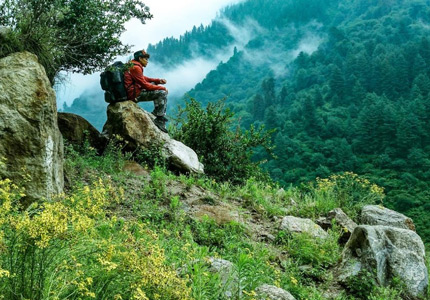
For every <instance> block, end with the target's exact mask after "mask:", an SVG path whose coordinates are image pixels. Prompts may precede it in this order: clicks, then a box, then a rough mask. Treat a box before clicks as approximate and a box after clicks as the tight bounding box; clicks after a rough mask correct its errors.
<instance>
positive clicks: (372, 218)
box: [361, 205, 415, 231]
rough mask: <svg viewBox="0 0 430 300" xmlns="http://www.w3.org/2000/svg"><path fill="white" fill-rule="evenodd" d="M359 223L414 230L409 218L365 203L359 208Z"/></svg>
mask: <svg viewBox="0 0 430 300" xmlns="http://www.w3.org/2000/svg"><path fill="white" fill-rule="evenodd" d="M361 224H364V225H384V226H393V227H397V228H403V229H410V230H413V231H415V225H414V222H413V221H412V219H411V218H408V217H406V216H405V215H402V214H401V213H398V212H396V211H394V210H391V209H388V208H385V207H383V206H380V205H366V206H365V207H363V209H362V210H361Z"/></svg>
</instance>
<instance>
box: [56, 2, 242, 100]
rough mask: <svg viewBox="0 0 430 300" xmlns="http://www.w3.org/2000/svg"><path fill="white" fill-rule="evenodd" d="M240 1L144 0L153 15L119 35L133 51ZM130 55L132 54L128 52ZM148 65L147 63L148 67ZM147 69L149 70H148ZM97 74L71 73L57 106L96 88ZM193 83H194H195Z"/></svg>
mask: <svg viewBox="0 0 430 300" xmlns="http://www.w3.org/2000/svg"><path fill="white" fill-rule="evenodd" d="M242 1H243V0H180V1H178V0H144V1H143V2H144V3H145V4H146V5H147V6H149V8H150V11H151V13H152V14H153V16H154V17H153V18H152V19H151V20H147V21H146V24H145V25H142V24H141V23H140V22H139V21H136V20H132V21H130V22H128V23H127V24H126V29H127V31H126V32H125V33H124V34H123V36H122V41H123V42H124V43H126V44H130V45H134V46H133V47H132V52H133V51H136V50H139V49H142V48H146V47H147V45H148V44H149V43H151V44H155V43H157V42H159V41H161V40H163V39H164V38H166V37H171V36H173V37H179V36H180V35H181V34H183V33H185V32H186V31H189V30H191V29H192V28H193V26H194V25H195V26H200V24H203V25H209V24H210V22H211V20H213V19H214V18H215V17H216V15H217V13H218V12H219V10H220V9H221V8H223V7H225V6H227V5H230V4H235V3H239V2H242ZM130 54H131V53H130ZM148 68H150V66H148ZM148 71H150V70H148ZM99 78H100V73H96V74H92V75H86V76H84V75H82V74H71V75H69V78H68V79H69V80H68V83H67V84H66V85H65V86H62V87H60V88H58V89H57V105H58V107H59V108H61V107H62V103H63V102H64V101H66V102H67V103H68V104H69V105H70V104H71V103H72V101H73V99H75V98H77V97H79V95H80V94H81V93H82V92H83V91H84V90H86V89H90V88H93V87H97V85H98V84H99ZM197 83H198V81H197V82H195V83H194V84H197Z"/></svg>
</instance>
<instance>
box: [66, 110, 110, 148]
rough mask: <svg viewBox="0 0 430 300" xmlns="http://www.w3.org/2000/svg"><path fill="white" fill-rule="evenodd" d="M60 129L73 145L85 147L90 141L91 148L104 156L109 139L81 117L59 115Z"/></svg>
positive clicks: (69, 114) (67, 114)
mask: <svg viewBox="0 0 430 300" xmlns="http://www.w3.org/2000/svg"><path fill="white" fill-rule="evenodd" d="M58 127H59V128H60V131H61V134H62V135H63V137H64V138H65V139H66V140H67V141H69V142H70V143H71V144H73V145H78V146H83V145H84V143H85V141H88V143H89V146H91V147H93V148H94V149H96V150H97V152H98V153H99V154H102V153H103V151H104V149H105V148H106V145H107V143H108V139H107V138H106V137H105V136H103V135H101V134H100V132H99V131H98V130H97V129H96V128H95V127H94V126H93V125H91V124H90V122H88V121H87V120H85V119H84V118H82V117H81V116H78V115H75V114H72V113H64V112H59V113H58Z"/></svg>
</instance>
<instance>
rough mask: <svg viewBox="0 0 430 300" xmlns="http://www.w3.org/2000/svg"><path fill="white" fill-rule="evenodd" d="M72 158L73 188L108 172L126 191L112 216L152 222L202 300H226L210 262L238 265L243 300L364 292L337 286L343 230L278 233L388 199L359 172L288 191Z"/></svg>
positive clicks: (391, 293)
mask: <svg viewBox="0 0 430 300" xmlns="http://www.w3.org/2000/svg"><path fill="white" fill-rule="evenodd" d="M115 156H116V157H115ZM68 160H69V162H70V163H72V162H73V164H75V166H74V168H73V169H74V171H73V173H74V174H73V176H72V177H73V180H72V182H74V183H73V185H77V184H79V183H80V182H82V180H83V178H82V177H80V176H78V174H79V173H80V174H87V175H86V177H88V178H87V179H85V180H84V181H92V180H94V179H95V178H92V177H93V175H90V174H94V176H95V174H97V176H100V174H102V176H111V178H112V179H113V181H114V182H115V184H116V185H118V187H123V188H124V190H125V197H124V200H123V201H122V202H121V203H120V204H119V205H116V206H115V207H111V210H112V214H113V215H115V216H117V217H118V218H119V219H123V220H125V222H127V221H128V220H136V221H138V222H143V223H146V224H148V226H149V227H150V228H151V230H153V232H156V233H157V235H158V243H159V244H160V245H161V247H162V248H163V249H164V250H165V255H166V262H167V264H168V265H171V266H173V267H174V268H175V269H179V270H181V272H180V274H181V276H185V278H187V279H188V280H189V285H190V286H191V295H192V297H193V298H195V299H222V298H223V295H224V289H223V284H222V282H221V280H220V278H219V277H218V276H217V275H215V274H213V273H211V272H209V265H208V263H207V259H208V258H209V257H221V258H223V259H226V260H229V261H231V262H233V263H234V264H235V266H236V268H237V271H238V274H239V277H240V278H239V281H238V284H239V285H240V290H242V291H243V293H242V294H241V296H240V299H253V296H252V295H253V290H254V289H255V288H257V287H258V286H260V285H262V284H264V283H267V284H272V285H277V286H280V287H282V288H284V289H286V290H288V291H290V292H291V293H292V294H293V295H294V296H295V297H296V298H297V299H326V298H327V295H332V296H333V295H337V296H333V297H335V299H355V298H356V297H355V296H353V295H354V293H355V294H356V295H358V294H360V292H361V293H362V292H363V291H349V292H346V291H345V290H343V289H341V288H339V289H338V288H336V286H337V285H336V284H335V281H334V277H333V276H334V274H333V273H332V270H333V267H334V266H335V264H336V262H337V261H338V260H339V258H340V254H341V250H342V249H341V247H340V246H338V244H337V239H338V237H339V234H340V230H341V229H340V228H334V229H333V230H330V231H329V236H330V237H329V239H328V240H327V241H324V242H322V241H315V240H314V239H311V238H309V237H306V236H301V237H298V236H290V235H288V234H285V233H284V232H281V231H279V229H278V226H279V220H280V217H282V216H285V215H295V216H298V217H307V218H312V219H314V220H316V219H317V218H318V217H319V216H321V215H324V214H325V213H327V212H328V211H329V210H331V209H333V208H335V207H339V206H340V207H342V208H343V209H344V210H345V211H346V212H347V213H348V214H349V215H350V216H352V217H353V218H356V217H357V212H358V211H359V209H360V207H361V206H362V205H364V204H365V203H373V202H377V201H380V200H381V198H380V196H381V195H380V194H378V193H374V191H375V186H373V185H372V184H370V183H368V182H362V181H361V179H360V178H358V177H355V175H353V174H344V175H343V176H337V177H332V178H330V179H328V180H321V181H320V182H318V183H316V184H315V185H309V186H306V187H305V188H303V189H296V188H295V189H290V190H287V191H285V192H283V191H280V190H279V188H278V187H277V186H275V185H274V186H269V185H266V184H263V183H260V182H256V181H253V180H250V181H248V182H247V183H246V184H245V185H244V186H232V185H230V184H228V183H216V182H214V181H212V180H210V179H208V178H194V177H186V176H175V175H172V174H170V173H168V172H166V171H164V170H163V169H162V168H155V169H154V170H152V171H151V172H150V173H148V176H146V177H141V176H135V175H133V174H131V173H128V172H124V171H122V168H123V165H124V163H125V158H124V157H122V156H121V158H120V159H118V154H115V155H114V156H112V153H111V154H110V155H108V156H105V157H94V156H88V157H85V158H82V157H80V156H74V157H73V158H72V157H69V158H68ZM76 160H78V161H76ZM113 162H115V163H113ZM79 170H80V171H79ZM100 171H102V172H101V173H100ZM363 184H364V187H363ZM352 195H355V196H352ZM357 199H365V200H363V201H362V202H359V201H358V200H357ZM294 203H295V204H294ZM268 237H269V238H268ZM273 237H274V239H273ZM303 266H306V267H303ZM358 285H361V283H360V282H358ZM363 285H365V284H364V283H363ZM333 286H335V288H333ZM366 292H367V293H369V292H370V291H366ZM396 295H398V294H397V291H396V290H388V289H376V288H375V289H374V290H373V292H372V295H371V296H370V297H373V298H369V299H398V296H396ZM237 299H239V294H238V295H237ZM357 299H358V298H357Z"/></svg>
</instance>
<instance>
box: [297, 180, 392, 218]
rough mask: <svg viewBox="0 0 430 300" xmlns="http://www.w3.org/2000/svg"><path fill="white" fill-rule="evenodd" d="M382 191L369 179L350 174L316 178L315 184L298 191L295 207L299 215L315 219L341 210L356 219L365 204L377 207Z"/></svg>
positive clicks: (381, 200)
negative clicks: (333, 210)
mask: <svg viewBox="0 0 430 300" xmlns="http://www.w3.org/2000/svg"><path fill="white" fill-rule="evenodd" d="M384 197H385V195H384V189H383V188H381V187H379V186H377V185H376V184H373V183H371V182H370V181H369V180H368V179H366V178H364V177H361V176H358V175H357V174H354V173H351V172H344V173H340V174H336V175H331V176H330V177H328V178H322V179H321V178H317V180H316V184H314V183H310V184H308V185H303V186H302V187H301V189H300V191H299V196H298V198H299V201H300V202H299V203H298V206H297V207H296V208H295V210H296V213H297V214H298V215H301V216H304V217H312V218H315V217H317V216H320V215H324V214H326V213H328V212H329V211H330V210H332V209H334V208H337V207H341V208H342V209H343V210H344V211H345V213H346V214H347V215H348V216H349V217H351V218H355V217H356V216H357V215H358V212H359V211H360V209H361V208H362V207H363V206H364V205H366V204H380V203H382V202H383V199H384Z"/></svg>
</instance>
